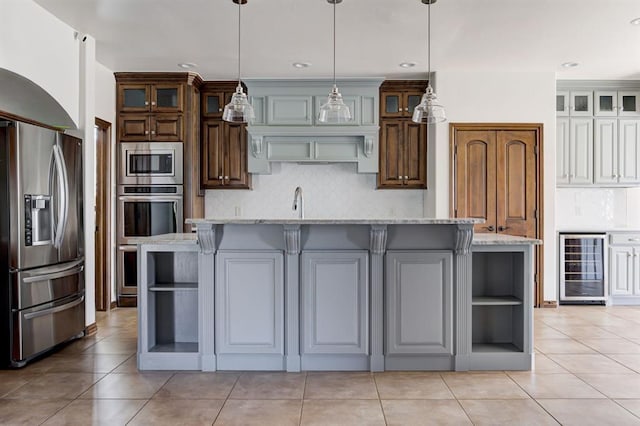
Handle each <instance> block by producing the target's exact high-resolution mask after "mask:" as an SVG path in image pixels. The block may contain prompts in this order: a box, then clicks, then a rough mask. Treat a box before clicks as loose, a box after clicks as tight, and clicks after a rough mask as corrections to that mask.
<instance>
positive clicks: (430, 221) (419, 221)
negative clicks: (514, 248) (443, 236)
mask: <svg viewBox="0 0 640 426" xmlns="http://www.w3.org/2000/svg"><path fill="white" fill-rule="evenodd" d="M186 223H189V224H196V225H197V224H214V225H261V224H264V225H455V224H459V225H464V224H476V223H484V219H471V218H450V219H447V218H442V219H438V218H398V219H394V218H389V219H320V218H310V219H295V218H292V219H240V218H209V219H207V218H206V219H187V220H186Z"/></svg>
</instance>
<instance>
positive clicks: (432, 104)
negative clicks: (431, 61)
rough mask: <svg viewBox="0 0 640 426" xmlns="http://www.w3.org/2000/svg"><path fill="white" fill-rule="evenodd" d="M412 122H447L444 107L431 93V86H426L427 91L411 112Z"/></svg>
mask: <svg viewBox="0 0 640 426" xmlns="http://www.w3.org/2000/svg"><path fill="white" fill-rule="evenodd" d="M412 120H413V121H414V122H416V123H427V124H433V123H442V122H443V121H447V116H446V115H445V112H444V107H443V106H442V105H440V103H439V102H438V97H437V96H436V94H435V93H434V92H433V89H432V88H431V84H429V85H428V86H427V91H426V92H425V94H424V95H422V101H421V102H420V104H419V105H418V106H416V108H415V109H414V110H413V118H412Z"/></svg>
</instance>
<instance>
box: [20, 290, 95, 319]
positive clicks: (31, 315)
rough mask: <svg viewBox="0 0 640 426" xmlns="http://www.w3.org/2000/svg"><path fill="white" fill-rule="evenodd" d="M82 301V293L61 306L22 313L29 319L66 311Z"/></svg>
mask: <svg viewBox="0 0 640 426" xmlns="http://www.w3.org/2000/svg"><path fill="white" fill-rule="evenodd" d="M83 302H84V295H82V296H81V297H80V299H78V300H74V301H73V302H69V303H65V304H64V305H62V306H56V307H55V308H50V309H45V310H42V311H37V312H31V313H28V314H24V319H26V320H30V319H33V318H38V317H42V316H45V315H50V314H55V313H57V312H62V311H66V310H67V309H69V308H73V307H74V306H78V305H79V304H81V303H83Z"/></svg>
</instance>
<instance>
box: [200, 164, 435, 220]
mask: <svg viewBox="0 0 640 426" xmlns="http://www.w3.org/2000/svg"><path fill="white" fill-rule="evenodd" d="M272 172H273V173H272V174H271V175H253V191H237V190H210V191H206V196H205V217H225V218H228V217H246V218H290V217H297V213H296V212H294V211H293V210H292V208H291V207H292V204H293V193H294V191H295V189H296V187H297V186H300V187H302V190H303V196H304V208H305V217H306V218H333V217H336V218H389V217H422V215H423V213H422V199H423V192H424V191H422V190H402V191H397V190H389V189H387V190H376V189H375V188H376V175H375V174H364V173H363V174H359V173H356V165H355V164H317V165H310V164H296V163H293V164H290V163H281V164H274V165H273V168H272Z"/></svg>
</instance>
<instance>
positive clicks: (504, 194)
mask: <svg viewBox="0 0 640 426" xmlns="http://www.w3.org/2000/svg"><path fill="white" fill-rule="evenodd" d="M536 144H537V138H536V132H535V131H534V130H519V131H516V130H505V131H498V132H496V154H497V157H496V170H497V174H496V221H497V231H498V233H504V234H509V235H518V236H522V237H530V238H535V237H536V235H537V232H536V208H537V201H536V200H537V194H536V192H537V191H536V175H537V171H536Z"/></svg>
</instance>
